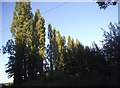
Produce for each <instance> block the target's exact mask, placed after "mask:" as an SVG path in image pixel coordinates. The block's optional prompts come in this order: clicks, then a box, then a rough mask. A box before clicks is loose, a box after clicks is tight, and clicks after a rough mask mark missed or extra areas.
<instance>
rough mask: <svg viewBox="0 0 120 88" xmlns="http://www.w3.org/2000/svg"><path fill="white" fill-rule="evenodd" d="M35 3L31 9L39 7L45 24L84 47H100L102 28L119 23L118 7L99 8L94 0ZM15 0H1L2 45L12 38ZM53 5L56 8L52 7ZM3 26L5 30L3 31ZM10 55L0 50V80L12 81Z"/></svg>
mask: <svg viewBox="0 0 120 88" xmlns="http://www.w3.org/2000/svg"><path fill="white" fill-rule="evenodd" d="M63 3H64V2H32V3H31V7H32V12H33V13H35V11H36V9H37V8H38V9H40V11H41V15H42V16H44V18H45V22H46V23H45V27H46V28H47V25H48V24H49V23H51V24H52V26H53V27H55V28H56V29H57V30H59V31H60V33H61V34H62V35H65V36H66V37H67V36H68V35H70V36H71V37H73V38H74V39H76V38H77V39H79V41H80V42H81V43H82V44H83V45H85V46H91V45H92V43H93V41H95V42H96V43H97V44H98V45H99V46H100V47H101V43H100V40H102V39H103V37H102V34H103V32H102V30H101V28H103V29H105V30H108V25H109V22H116V23H117V22H118V6H110V7H108V8H107V9H106V10H100V9H99V7H98V5H97V4H96V3H95V2H76V3H75V2H70V3H66V4H63ZM14 6H15V3H14V2H2V3H0V9H1V13H0V19H2V25H1V20H0V41H2V42H0V47H1V46H2V45H5V44H6V42H7V40H8V39H11V38H12V36H11V33H10V27H11V23H12V19H13V11H14ZM53 8H54V9H53ZM1 29H2V30H1ZM7 57H8V55H2V54H1V53H0V83H4V82H11V81H12V80H13V79H12V78H11V79H9V80H8V78H7V74H6V73H5V68H6V67H5V64H6V63H7V62H8V58H7Z"/></svg>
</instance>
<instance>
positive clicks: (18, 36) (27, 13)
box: [11, 1, 31, 82]
mask: <svg viewBox="0 0 120 88" xmlns="http://www.w3.org/2000/svg"><path fill="white" fill-rule="evenodd" d="M30 19H31V7H30V2H29V1H26V2H16V6H15V10H14V17H13V21H12V26H11V33H12V35H13V38H14V40H15V52H16V53H15V64H16V65H15V74H16V75H15V77H14V81H15V82H22V81H23V80H26V78H27V74H26V72H27V69H26V67H27V66H26V59H27V57H26V54H27V52H26V38H27V31H28V30H29V22H30Z"/></svg>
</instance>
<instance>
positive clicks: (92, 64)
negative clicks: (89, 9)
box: [3, 2, 120, 83]
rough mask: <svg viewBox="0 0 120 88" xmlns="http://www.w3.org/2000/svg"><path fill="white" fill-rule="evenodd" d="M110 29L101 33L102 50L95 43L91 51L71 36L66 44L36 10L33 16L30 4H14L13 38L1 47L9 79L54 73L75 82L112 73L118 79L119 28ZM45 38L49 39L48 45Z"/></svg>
mask: <svg viewBox="0 0 120 88" xmlns="http://www.w3.org/2000/svg"><path fill="white" fill-rule="evenodd" d="M110 28H111V31H110V33H109V32H105V31H104V36H105V39H104V40H103V41H102V42H103V48H102V49H100V48H99V47H98V46H97V44H95V43H93V47H92V48H90V47H87V46H86V47H84V46H83V45H82V44H81V43H80V42H79V40H78V39H76V41H74V39H73V38H71V37H70V36H68V39H67V41H66V37H65V36H62V35H61V34H60V32H59V31H57V30H56V29H55V28H53V27H52V25H51V24H49V25H48V28H45V20H44V18H43V17H42V16H41V14H40V11H39V9H37V10H36V12H35V15H34V14H33V13H32V12H31V6H30V2H16V5H15V10H14V15H13V21H12V25H11V33H12V36H13V39H10V40H8V42H7V43H6V46H4V47H3V53H8V54H9V62H8V63H7V64H6V65H7V70H6V72H7V73H8V75H9V77H13V78H14V83H21V82H25V81H29V80H35V79H39V78H43V77H48V76H50V77H52V76H54V75H56V74H58V75H59V76H57V77H58V80H60V79H62V78H64V79H65V78H66V79H67V78H73V79H74V78H75V79H77V78H79V77H84V76H85V75H86V74H93V75H92V77H93V76H94V77H100V78H101V77H111V75H112V74H114V76H116V77H117V75H118V72H119V68H118V67H119V66H118V64H119V57H120V56H119V55H120V52H119V50H120V49H118V47H119V46H120V43H119V41H120V34H119V33H120V31H119V30H117V29H119V28H118V26H117V29H115V26H114V25H112V24H110ZM46 29H47V34H46V31H45V30H46ZM115 33H116V34H115ZM46 35H47V36H48V40H49V42H48V44H47V45H46ZM116 36H117V37H116ZM115 38H116V40H115ZM116 44H117V45H116ZM114 46H116V47H114ZM119 48H120V47H119ZM114 49H118V50H114ZM112 54H113V55H112ZM60 75H62V76H60ZM112 76H113V75H112ZM68 80H69V79H68Z"/></svg>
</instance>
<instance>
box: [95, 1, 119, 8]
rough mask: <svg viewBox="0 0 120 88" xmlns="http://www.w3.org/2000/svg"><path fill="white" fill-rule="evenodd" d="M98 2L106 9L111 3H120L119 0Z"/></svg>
mask: <svg viewBox="0 0 120 88" xmlns="http://www.w3.org/2000/svg"><path fill="white" fill-rule="evenodd" d="M96 3H97V4H98V6H99V7H100V9H106V8H107V7H108V6H110V5H112V6H114V5H117V4H118V3H119V0H97V2H96Z"/></svg>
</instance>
